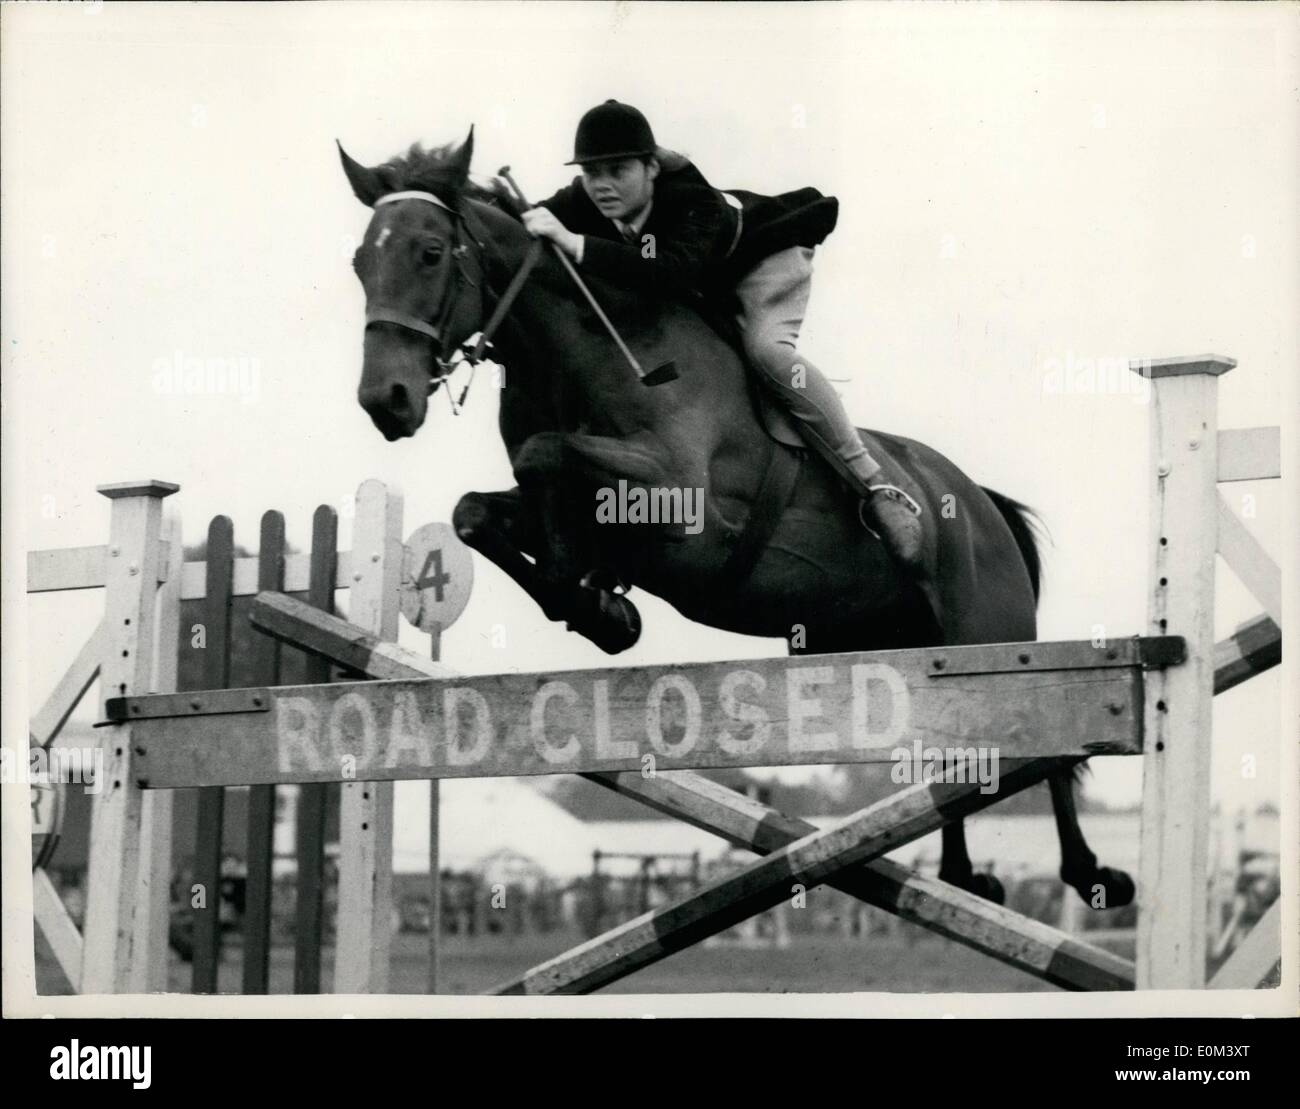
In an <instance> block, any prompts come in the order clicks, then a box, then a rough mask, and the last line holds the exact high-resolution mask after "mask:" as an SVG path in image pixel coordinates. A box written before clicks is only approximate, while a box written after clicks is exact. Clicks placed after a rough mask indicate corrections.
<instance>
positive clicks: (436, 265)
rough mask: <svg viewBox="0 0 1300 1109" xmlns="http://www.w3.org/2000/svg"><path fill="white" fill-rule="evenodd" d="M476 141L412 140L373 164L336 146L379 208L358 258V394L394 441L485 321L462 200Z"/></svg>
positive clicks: (479, 267) (479, 261) (477, 249)
mask: <svg viewBox="0 0 1300 1109" xmlns="http://www.w3.org/2000/svg"><path fill="white" fill-rule="evenodd" d="M473 149H474V132H473V129H472V128H471V130H470V133H469V138H467V139H466V140H465V142H464V143H463V144H462V145H460V146H456V147H443V148H441V149H437V150H424V149H422V148H421V147H419V146H413V147H412V148H411V150H410V152H409V153H408V154H407V155H406V156H405V157H402V158H395V159H393V160H392V161H389V162H386V163H384V164H383V165H381V166H377V167H376V168H374V169H367V168H366V167H365V166H363V165H361V164H359V163H358V162H355V161H353V160H352V159H351V158H350V157H348V155H347V153H346V152H345V151H344V150H343V147H342V146H340V147H339V155H340V156H341V157H342V159H343V170H344V172H345V173H346V174H347V176H348V181H349V182H351V184H352V191H353V192H354V193H355V194H356V196H357V199H358V200H360V201H361V203H362V204H365V205H366V206H367V207H370V208H373V209H374V215H372V216H371V217H370V225H369V226H368V227H367V228H366V234H365V238H364V240H363V241H362V243H361V246H360V247H359V248H358V249H357V253H356V257H355V258H354V259H353V261H352V266H353V269H355V270H356V273H357V277H359V278H360V279H361V285H362V288H364V289H365V291H366V333H365V348H364V351H365V352H364V358H363V363H362V370H361V384H360V385H359V386H358V388H357V399H358V401H359V402H360V404H361V407H362V408H364V409H365V410H366V411H367V412H368V413H369V414H370V418H371V419H372V420H373V421H374V422H375V426H376V427H377V428H379V430H380V431H381V432H383V434H384V437H385V438H386V439H389V440H392V439H400V438H403V437H405V436H410V435H414V434H415V433H416V431H417V430H418V429H419V427H420V425H421V424H422V423H424V418H425V414H426V412H427V409H428V403H429V395H430V394H431V393H432V392H433V391H434V389H436V388H437V387H438V385H439V383H440V382H441V381H442V379H443V378H444V377H445V376H446V374H447V373H448V372H449V370H450V366H449V365H448V359H449V358H450V356H451V355H452V353H453V352H454V351H455V350H456V349H457V348H458V347H459V346H460V345H461V344H462V343H463V342H464V341H465V340H466V339H468V338H469V337H470V336H471V335H472V334H474V332H475V331H477V330H478V329H479V327H480V325H481V322H482V317H483V267H484V264H485V260H484V258H483V253H482V247H481V244H480V243H478V242H477V241H476V239H475V236H474V235H473V234H472V232H471V231H470V229H469V228H468V227H467V225H466V219H467V216H466V214H465V212H466V210H467V206H468V202H467V201H463V200H462V193H463V191H464V189H465V187H466V184H467V181H468V176H469V163H470V157H471V155H472V154H473Z"/></svg>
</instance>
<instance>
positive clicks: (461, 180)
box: [450, 123, 474, 185]
mask: <svg viewBox="0 0 1300 1109" xmlns="http://www.w3.org/2000/svg"><path fill="white" fill-rule="evenodd" d="M473 160H474V125H473V124H472V123H471V124H470V127H469V134H468V135H466V136H465V141H464V142H463V143H461V144H460V146H459V147H457V148H456V152H455V153H454V154H453V155H452V156H451V162H450V165H451V169H452V171H453V172H454V173H455V175H456V179H457V184H458V185H464V184H465V182H466V181H467V180H468V179H469V164H470V162H472V161H473Z"/></svg>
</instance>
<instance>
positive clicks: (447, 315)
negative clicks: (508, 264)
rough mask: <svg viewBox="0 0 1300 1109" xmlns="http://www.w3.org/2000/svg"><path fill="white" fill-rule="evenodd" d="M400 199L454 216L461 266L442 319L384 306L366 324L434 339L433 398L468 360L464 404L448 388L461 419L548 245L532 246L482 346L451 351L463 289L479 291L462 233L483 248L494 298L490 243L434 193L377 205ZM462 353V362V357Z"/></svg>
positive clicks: (372, 310) (481, 258)
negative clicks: (495, 339)
mask: <svg viewBox="0 0 1300 1109" xmlns="http://www.w3.org/2000/svg"><path fill="white" fill-rule="evenodd" d="M399 200H422V201H425V202H426V203H428V204H435V205H437V206H438V207H439V208H441V209H443V210H444V211H446V212H450V213H451V216H452V234H453V236H454V245H453V246H452V249H451V255H452V259H453V261H454V263H455V269H454V270H453V271H452V275H451V277H450V278H449V280H448V281H447V288H446V290H445V291H444V292H443V294H442V304H441V305H440V306H439V308H438V316H437V320H436V322H434V323H429V322H428V321H427V320H422V319H419V318H418V317H416V316H411V315H408V314H407V313H406V312H400V311H398V310H397V309H395V308H387V307H385V306H384V305H375V306H368V307H367V308H366V326H367V327H369V326H370V325H371V324H372V323H389V324H393V325H394V326H396V327H403V328H405V329H406V330H407V331H414V332H416V333H417V334H419V335H423V336H424V337H425V338H427V339H431V340H432V341H433V343H434V344H435V351H436V352H435V354H434V360H435V361H436V362H437V364H438V369H439V371H440V372H439V373H435V374H432V375H430V379H429V393H430V394H431V395H432V394H433V393H434V392H436V391H437V389H438V386H439V385H441V384H443V382H445V381H446V380H447V378H448V376H449V375H450V374H451V372H452V371H453V370H454V369H455V368H456V366H457V365H458V364H459V363H460V362H462V361H464V362H468V363H469V367H470V379H469V381H467V382H466V383H465V388H464V389H463V390H462V391H461V394H460V400H459V401H458V400H457V399H456V398H455V397H453V396H452V395H451V389H450V388H448V390H447V398H448V400H449V401H450V403H451V410H452V412H453V413H455V414H456V415H457V416H459V415H460V410H461V406H463V405H464V403H465V398H466V397H467V396H468V395H469V387H470V385H471V384H473V381H474V370H475V369H476V368H477V367H478V364H479V363H480V362H482V361H483V353H484V351H486V350H487V348H488V347H489V346H491V344H492V336H493V335H495V334H496V333H497V329H498V328H499V327H500V326H501V324H502V322H503V321H504V320H505V318H506V313H508V312H509V311H510V307H511V305H513V304H514V302H515V297H517V296H518V295H519V292H520V290H521V289H523V287H524V282H525V281H527V280H528V275H529V274H530V273H532V271H533V267H535V266H536V265H537V263H538V262H539V261H540V260H541V257H542V241H541V240H540V239H534V240H533V243H532V245H531V246H530V247H529V248H528V253H527V254H526V255H524V260H523V262H522V263H521V264H520V266H519V269H518V270H517V271H515V275H514V276H513V277H512V278H511V279H510V284H509V285H507V286H506V291H505V292H504V293H502V294H501V296H500V297H499V298H498V299H497V302H496V307H495V308H493V310H492V315H491V317H490V318H489V319H488V322H487V323H486V324H484V325H483V329H482V331H480V332H479V337H478V342H476V343H475V344H474V346H473V348H472V349H470V348H469V347H468V345H467V342H468V341H467V342H464V343H461V344H459V345H458V346H457V347H456V348H455V349H454V350H452V349H449V347H450V335H449V334H448V326H449V325H450V323H451V317H452V315H453V314H454V313H455V311H456V305H457V302H458V300H459V299H460V293H461V287H462V286H463V285H468V286H469V287H470V288H473V289H477V288H478V287H479V284H478V282H475V281H473V280H471V278H470V276H469V275H468V274H467V273H466V272H465V258H466V256H467V255H468V254H469V244H468V243H464V242H462V241H461V229H462V227H463V228H464V230H465V233H466V234H467V235H468V236H469V239H470V242H472V243H473V244H474V245H475V246H476V247H477V248H478V276H479V281H481V282H482V287H483V289H484V290H485V291H486V292H487V293H488V294H489V295H491V294H492V286H491V284H490V283H489V281H488V276H487V269H488V267H487V244H486V243H485V242H484V241H483V239H482V238H480V237H479V236H478V235H476V234H475V233H474V232H473V230H471V228H470V221H469V215H468V213H467V212H462V211H458V210H457V209H455V208H453V207H451V205H449V204H447V203H446V202H444V201H443V200H442V199H440V198H439V197H437V196H435V195H434V194H433V193H429V192H423V191H421V190H418V189H406V190H403V191H401V192H395V193H389V194H387V195H386V196H381V197H380V198H379V199H378V200H376V201H375V205H374V206H375V207H376V208H378V207H379V206H380V205H381V204H392V203H395V202H396V201H399ZM458 353H459V354H460V355H461V357H460V359H457V358H456V355H457V354H458Z"/></svg>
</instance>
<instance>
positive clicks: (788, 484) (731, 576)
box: [718, 443, 804, 592]
mask: <svg viewBox="0 0 1300 1109" xmlns="http://www.w3.org/2000/svg"><path fill="white" fill-rule="evenodd" d="M803 454H804V452H803V451H799V450H792V449H791V448H790V447H787V446H784V445H782V444H780V443H773V444H772V453H771V455H770V456H769V458H768V463H767V469H766V470H765V471H764V473H763V480H762V481H761V482H759V486H758V492H757V493H756V494H755V495H754V503H753V505H752V506H751V507H750V510H749V518H748V519H747V520H746V521H745V526H744V527H743V528H742V529H741V532H740V535H738V536H737V537H736V545H735V546H734V547H733V548H732V549H731V554H729V555H728V556H727V561H726V562H724V563H723V564H722V569H721V571H720V572H719V574H718V584H719V586H720V587H721V588H722V589H724V590H725V591H727V592H732V591H734V590H736V589H738V588H739V587H740V586H742V585H744V583H745V582H746V581H748V580H749V575H750V574H751V573H753V570H754V566H755V565H756V564H757V562H758V559H759V556H760V555H761V554H762V553H763V550H764V548H765V547H766V546H767V544H768V543H769V542H770V541H771V538H772V536H773V535H774V534H775V533H776V529H777V525H778V524H780V522H781V517H782V516H783V515H784V514H785V507H786V505H787V504H789V503H790V496H791V494H793V493H794V487H795V483H796V482H797V481H798V480H799V471H800V470H801V469H802V468H803Z"/></svg>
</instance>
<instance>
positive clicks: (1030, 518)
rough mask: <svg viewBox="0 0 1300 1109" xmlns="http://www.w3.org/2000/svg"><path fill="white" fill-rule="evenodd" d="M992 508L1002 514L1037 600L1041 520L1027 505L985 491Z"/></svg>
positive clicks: (994, 492)
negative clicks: (1018, 549) (1013, 537)
mask: <svg viewBox="0 0 1300 1109" xmlns="http://www.w3.org/2000/svg"><path fill="white" fill-rule="evenodd" d="M984 492H985V493H987V494H988V497H989V500H991V501H992V502H993V504H994V506H995V507H996V508H997V510H998V511H999V512H1001V513H1002V518H1003V519H1004V520H1006V522H1007V527H1009V528H1010V529H1011V534H1012V535H1013V536H1015V540H1016V546H1017V547H1019V548H1020V557H1021V558H1023V559H1024V560H1025V569H1026V570H1028V571H1029V581H1030V584H1031V585H1032V586H1033V588H1034V601H1035V602H1037V600H1038V593H1039V585H1040V584H1041V581H1042V577H1043V560H1042V558H1041V557H1040V555H1039V553H1038V533H1039V531H1040V530H1041V528H1042V520H1041V519H1040V518H1039V516H1038V514H1037V513H1036V512H1035V511H1034V510H1033V509H1032V508H1030V507H1029V506H1028V505H1023V504H1021V503H1020V502H1019V501H1016V500H1012V499H1011V498H1010V497H1007V496H1004V495H1003V494H1001V493H999V492H997V491H996V490H993V489H985V490H984Z"/></svg>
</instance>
